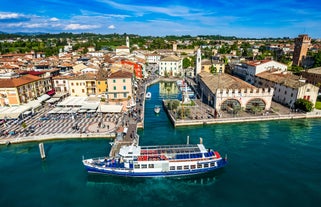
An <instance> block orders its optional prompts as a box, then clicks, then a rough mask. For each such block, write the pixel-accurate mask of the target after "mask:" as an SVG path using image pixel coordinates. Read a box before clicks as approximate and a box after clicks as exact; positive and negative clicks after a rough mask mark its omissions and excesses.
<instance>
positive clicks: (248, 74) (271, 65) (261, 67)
mask: <svg viewBox="0 0 321 207" xmlns="http://www.w3.org/2000/svg"><path fill="white" fill-rule="evenodd" d="M287 67H288V66H287V65H285V64H283V63H279V62H277V61H274V60H255V61H247V62H243V63H241V64H235V65H234V66H233V68H232V74H233V75H236V76H238V77H239V78H241V79H242V80H245V81H246V82H248V83H250V84H254V80H255V76H256V74H258V73H262V72H264V71H271V70H278V71H281V72H284V71H287Z"/></svg>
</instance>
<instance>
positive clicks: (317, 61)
mask: <svg viewBox="0 0 321 207" xmlns="http://www.w3.org/2000/svg"><path fill="white" fill-rule="evenodd" d="M320 66H321V52H318V53H317V54H315V55H314V64H313V67H315V68H316V67H320Z"/></svg>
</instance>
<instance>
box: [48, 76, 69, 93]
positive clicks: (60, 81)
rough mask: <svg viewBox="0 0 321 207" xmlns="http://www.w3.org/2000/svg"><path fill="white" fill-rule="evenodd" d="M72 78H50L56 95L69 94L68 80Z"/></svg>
mask: <svg viewBox="0 0 321 207" xmlns="http://www.w3.org/2000/svg"><path fill="white" fill-rule="evenodd" d="M71 77H72V76H56V77H53V78H52V82H53V87H54V89H55V91H56V92H57V93H69V91H70V88H69V79H70V78H71Z"/></svg>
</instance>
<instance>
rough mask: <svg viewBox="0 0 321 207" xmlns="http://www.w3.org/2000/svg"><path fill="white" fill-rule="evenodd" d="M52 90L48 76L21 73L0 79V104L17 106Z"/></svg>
mask: <svg viewBox="0 0 321 207" xmlns="http://www.w3.org/2000/svg"><path fill="white" fill-rule="evenodd" d="M51 90H52V85H51V80H50V78H49V77H48V78H41V77H38V76H34V75H30V74H27V75H23V76H21V77H17V78H10V79H0V105H1V106H17V105H21V104H24V103H28V102H30V101H32V100H35V99H37V98H39V97H40V96H42V95H44V94H45V93H47V92H49V91H51Z"/></svg>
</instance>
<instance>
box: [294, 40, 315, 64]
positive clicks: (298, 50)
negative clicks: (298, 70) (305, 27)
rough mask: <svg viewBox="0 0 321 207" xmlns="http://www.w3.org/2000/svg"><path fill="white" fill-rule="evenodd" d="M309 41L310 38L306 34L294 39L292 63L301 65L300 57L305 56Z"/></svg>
mask: <svg viewBox="0 0 321 207" xmlns="http://www.w3.org/2000/svg"><path fill="white" fill-rule="evenodd" d="M310 43H311V38H310V37H309V36H308V35H307V34H302V35H299V36H298V37H297V38H295V39H294V44H295V45H294V52H293V65H297V66H301V65H302V59H304V58H305V57H306V55H307V52H308V49H309V46H310Z"/></svg>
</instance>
